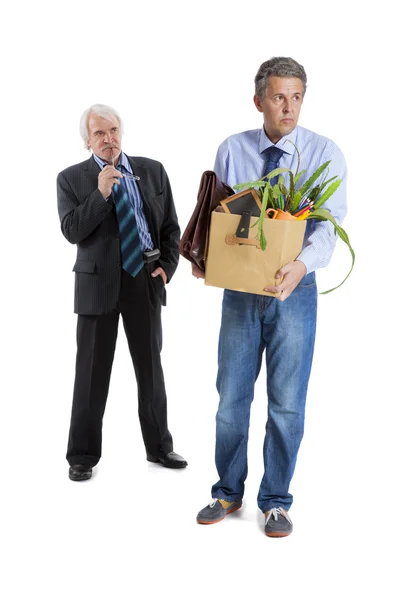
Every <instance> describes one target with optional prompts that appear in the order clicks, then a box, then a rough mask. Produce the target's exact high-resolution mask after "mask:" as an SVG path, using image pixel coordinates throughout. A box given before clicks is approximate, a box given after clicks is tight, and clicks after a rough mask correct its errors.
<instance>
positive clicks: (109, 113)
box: [79, 104, 124, 150]
mask: <svg viewBox="0 0 400 600" xmlns="http://www.w3.org/2000/svg"><path fill="white" fill-rule="evenodd" d="M91 114H95V115H97V116H98V117H103V119H107V120H108V121H110V120H111V119H113V118H114V117H116V118H117V119H118V122H119V127H120V129H121V133H124V125H123V123H122V119H121V117H120V116H119V114H118V113H117V111H116V110H115V109H114V108H112V107H111V106H106V105H105V104H93V106H89V108H87V109H86V110H85V112H84V113H83V115H82V116H81V120H80V122H79V131H80V134H81V138H82V139H83V142H84V144H85V148H86V150H90V147H89V128H88V121H89V115H91Z"/></svg>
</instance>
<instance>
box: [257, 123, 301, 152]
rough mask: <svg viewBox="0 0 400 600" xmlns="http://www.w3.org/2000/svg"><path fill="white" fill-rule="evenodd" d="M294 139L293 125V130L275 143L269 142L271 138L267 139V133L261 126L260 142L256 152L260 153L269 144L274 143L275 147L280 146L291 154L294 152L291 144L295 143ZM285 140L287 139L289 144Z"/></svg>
mask: <svg viewBox="0 0 400 600" xmlns="http://www.w3.org/2000/svg"><path fill="white" fill-rule="evenodd" d="M296 139H297V127H295V128H294V129H293V131H292V132H291V133H289V134H288V135H285V136H283V137H282V138H281V139H280V140H279V141H278V142H277V143H276V144H273V143H272V142H271V140H270V139H269V137H268V136H267V134H266V133H265V129H264V127H263V128H262V129H261V130H260V142H259V145H258V152H259V153H260V154H262V153H263V152H264V150H266V149H267V148H269V147H270V146H274V145H275V146H276V148H280V149H281V150H283V151H284V152H285V153H286V154H290V155H292V154H294V152H295V147H294V146H293V144H295V143H296ZM286 140H289V141H290V142H292V143H291V144H290V143H288V142H286Z"/></svg>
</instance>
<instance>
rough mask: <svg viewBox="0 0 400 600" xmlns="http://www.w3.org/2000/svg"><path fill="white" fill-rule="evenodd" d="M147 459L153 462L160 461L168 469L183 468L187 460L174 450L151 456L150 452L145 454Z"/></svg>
mask: <svg viewBox="0 0 400 600" xmlns="http://www.w3.org/2000/svg"><path fill="white" fill-rule="evenodd" d="M147 460H148V461H150V462H154V463H161V464H162V465H163V466H164V467H168V469H183V468H184V467H187V461H186V460H185V459H184V458H182V456H179V454H176V452H168V454H165V455H164V456H152V455H151V454H148V455H147Z"/></svg>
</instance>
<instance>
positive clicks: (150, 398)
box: [67, 263, 173, 466]
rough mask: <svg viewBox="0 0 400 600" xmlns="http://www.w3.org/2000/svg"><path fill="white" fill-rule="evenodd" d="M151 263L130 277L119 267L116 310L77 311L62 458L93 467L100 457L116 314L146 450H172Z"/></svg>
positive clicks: (158, 286) (159, 290) (157, 288)
mask: <svg viewBox="0 0 400 600" xmlns="http://www.w3.org/2000/svg"><path fill="white" fill-rule="evenodd" d="M154 269H155V266H154V263H153V264H150V265H146V264H145V265H144V267H143V268H142V270H141V271H140V272H139V273H138V275H137V276H136V277H132V276H131V275H129V274H128V273H126V272H125V271H124V270H122V276H121V289H120V296H119V300H118V304H117V308H116V310H113V311H112V312H110V313H108V314H103V315H78V325H77V356H76V373H75V386H74V397H73V404H72V415H71V425H70V432H69V440H68V450H67V460H68V462H69V464H70V465H73V464H87V465H91V466H94V465H96V464H97V463H98V461H99V460H100V457H101V442H102V422H103V415H104V411H105V407H106V401H107V395H108V388H109V383H110V376H111V369H112V363H113V359H114V352H115V344H116V341H117V331H118V321H119V316H120V314H121V316H122V320H123V323H124V328H125V333H126V337H127V340H128V345H129V350H130V354H131V357H132V362H133V366H134V369H135V375H136V381H137V387H138V404H139V420H140V426H141V429H142V435H143V441H144V445H145V448H146V451H147V452H148V453H149V454H152V455H153V456H157V457H160V456H163V455H164V454H167V453H168V452H171V451H172V450H173V443H172V437H171V434H170V432H169V431H168V425H167V397H166V393H165V385H164V376H163V370H162V366H161V356H160V353H161V347H162V328H161V302H162V298H163V293H164V283H163V281H162V279H161V277H160V276H158V277H155V278H153V277H151V271H153V270H154Z"/></svg>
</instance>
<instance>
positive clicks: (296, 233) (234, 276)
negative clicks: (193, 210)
mask: <svg viewBox="0 0 400 600" xmlns="http://www.w3.org/2000/svg"><path fill="white" fill-rule="evenodd" d="M220 210H221V209H216V210H215V211H213V213H212V214H211V225H210V233H209V242H208V250H207V260H206V276H205V283H206V285H212V286H215V287H221V288H226V289H229V290H237V291H239V292H249V293H252V294H262V295H264V296H276V295H277V294H271V293H269V292H264V287H266V286H273V285H276V284H277V283H279V282H278V280H276V279H275V274H276V272H277V271H278V270H279V269H280V268H281V267H283V265H285V264H286V263H288V262H290V261H292V260H295V259H296V258H297V257H298V255H299V254H300V252H301V250H302V247H303V239H304V233H305V230H306V221H281V220H277V219H269V218H265V219H264V223H263V229H264V234H265V238H266V240H267V247H266V250H265V251H263V250H261V248H260V247H256V245H252V244H257V240H256V235H257V226H255V227H251V226H252V225H254V223H256V221H257V217H250V227H249V229H248V238H247V239H246V238H237V237H236V232H237V229H238V225H239V222H240V219H241V215H233V214H226V213H224V212H219V211H220ZM245 233H247V231H246V232H245Z"/></svg>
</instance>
